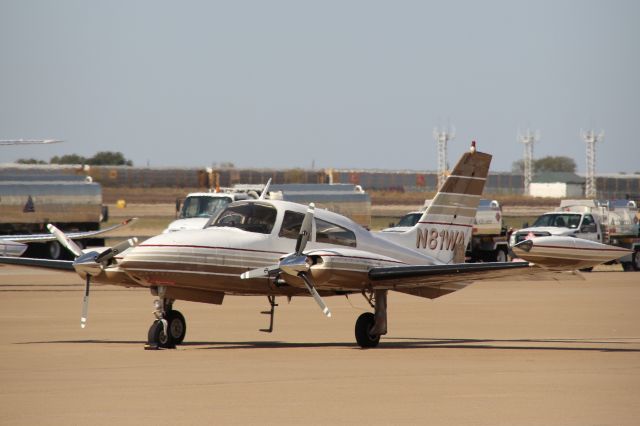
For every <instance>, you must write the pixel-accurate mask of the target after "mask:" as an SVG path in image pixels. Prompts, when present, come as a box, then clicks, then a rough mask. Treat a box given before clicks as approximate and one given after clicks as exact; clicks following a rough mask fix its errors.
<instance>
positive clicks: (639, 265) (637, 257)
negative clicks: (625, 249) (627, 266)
mask: <svg viewBox="0 0 640 426" xmlns="http://www.w3.org/2000/svg"><path fill="white" fill-rule="evenodd" d="M631 266H632V267H633V270H634V271H640V250H639V249H636V250H635V251H634V252H633V254H632V255H631Z"/></svg>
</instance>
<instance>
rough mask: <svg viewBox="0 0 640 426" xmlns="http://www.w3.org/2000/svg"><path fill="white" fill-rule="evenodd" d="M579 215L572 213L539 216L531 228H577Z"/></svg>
mask: <svg viewBox="0 0 640 426" xmlns="http://www.w3.org/2000/svg"><path fill="white" fill-rule="evenodd" d="M578 225H580V215H579V214H575V213H574V214H572V213H550V214H543V215H542V216H540V217H539V218H538V219H537V220H536V221H535V223H534V224H533V226H556V227H558V228H577V227H578Z"/></svg>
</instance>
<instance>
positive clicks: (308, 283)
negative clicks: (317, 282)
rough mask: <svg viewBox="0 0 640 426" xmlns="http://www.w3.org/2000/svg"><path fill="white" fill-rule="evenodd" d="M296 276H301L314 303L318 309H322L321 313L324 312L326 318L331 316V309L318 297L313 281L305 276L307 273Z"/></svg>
mask: <svg viewBox="0 0 640 426" xmlns="http://www.w3.org/2000/svg"><path fill="white" fill-rule="evenodd" d="M298 276H299V277H300V278H302V280H303V281H304V285H305V286H306V287H307V290H309V293H311V295H312V296H313V298H314V299H315V300H316V303H317V304H318V305H319V306H320V309H322V313H323V314H325V315H326V316H327V318H331V311H330V310H329V308H328V307H327V304H326V303H324V300H322V297H320V295H319V294H318V292H317V291H316V288H315V287H314V286H313V283H312V282H311V280H310V279H309V277H307V274H304V273H301V274H299V275H298Z"/></svg>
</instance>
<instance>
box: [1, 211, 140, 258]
mask: <svg viewBox="0 0 640 426" xmlns="http://www.w3.org/2000/svg"><path fill="white" fill-rule="evenodd" d="M137 220H138V218H137V217H134V218H130V219H127V220H125V221H123V222H120V223H118V224H116V225H112V226H109V227H108V228H104V229H99V230H96V231H84V232H69V233H67V234H65V235H66V237H67V238H69V239H71V240H81V239H85V238H93V237H97V236H99V235H104V234H107V233H109V232H111V231H115V230H116V229H120V228H123V227H125V226H129V225H131V224H132V223H134V222H135V221H137ZM57 239H58V238H57V237H56V236H55V235H54V234H53V233H49V234H24V235H0V255H2V256H8V257H17V256H21V255H22V253H24V252H25V251H26V250H27V243H45V242H48V241H56V240H57Z"/></svg>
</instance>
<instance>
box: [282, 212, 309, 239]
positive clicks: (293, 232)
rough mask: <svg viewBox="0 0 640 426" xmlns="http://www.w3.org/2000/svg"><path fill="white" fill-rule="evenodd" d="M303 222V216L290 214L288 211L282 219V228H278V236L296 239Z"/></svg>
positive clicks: (294, 213)
mask: <svg viewBox="0 0 640 426" xmlns="http://www.w3.org/2000/svg"><path fill="white" fill-rule="evenodd" d="M303 220H304V214H302V213H296V212H292V211H290V210H287V211H285V212H284V219H282V227H281V228H280V232H279V233H278V236H279V237H284V238H293V239H296V238H298V235H299V234H300V228H301V227H302V221H303Z"/></svg>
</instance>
